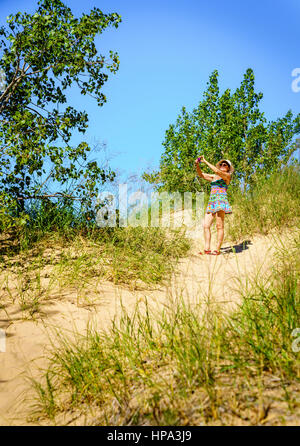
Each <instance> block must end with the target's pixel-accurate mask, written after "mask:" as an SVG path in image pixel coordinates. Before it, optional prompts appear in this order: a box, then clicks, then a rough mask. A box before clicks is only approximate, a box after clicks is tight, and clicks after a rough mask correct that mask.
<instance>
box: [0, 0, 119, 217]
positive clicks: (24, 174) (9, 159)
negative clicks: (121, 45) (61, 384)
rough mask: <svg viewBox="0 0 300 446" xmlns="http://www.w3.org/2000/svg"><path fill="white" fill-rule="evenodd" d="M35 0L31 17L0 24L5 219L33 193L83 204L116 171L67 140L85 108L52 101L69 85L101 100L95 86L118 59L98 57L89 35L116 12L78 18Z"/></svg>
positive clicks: (84, 119) (0, 178)
mask: <svg viewBox="0 0 300 446" xmlns="http://www.w3.org/2000/svg"><path fill="white" fill-rule="evenodd" d="M38 5H39V7H38V9H37V11H36V12H35V13H34V14H33V15H30V14H27V13H24V14H22V13H21V12H18V13H17V14H15V15H10V16H9V17H8V18H7V22H8V27H7V28H5V27H1V28H0V36H1V41H0V49H1V56H2V57H1V59H0V69H1V70H2V72H3V73H4V74H5V78H6V84H5V87H4V88H3V91H2V92H1V93H0V146H1V149H0V150H1V152H0V153H1V155H0V183H1V190H2V192H1V196H0V200H1V205H2V217H3V218H4V217H5V224H6V225H8V224H9V221H10V224H12V220H11V219H9V216H10V215H15V214H14V211H13V209H17V210H18V214H20V212H21V214H22V210H24V202H25V201H26V200H29V199H32V198H47V197H49V196H50V197H65V198H68V197H71V198H73V199H77V200H79V201H80V202H81V203H82V205H83V206H85V207H87V208H89V207H90V206H91V204H92V201H93V199H94V198H95V197H96V196H97V194H98V189H99V186H100V185H101V184H103V183H104V182H105V181H109V180H113V178H114V176H115V174H114V172H112V171H111V170H110V169H108V170H107V171H105V170H104V169H102V168H100V167H99V166H98V165H97V163H96V161H89V160H88V157H87V156H88V152H90V151H91V147H90V146H89V145H88V144H87V143H85V142H81V143H80V144H78V146H77V147H71V146H70V145H69V142H70V139H71V136H72V132H74V131H75V130H78V131H79V132H81V133H84V132H85V131H86V129H87V126H88V116H87V113H86V112H85V111H77V110H75V109H74V108H73V107H72V106H71V105H66V106H64V110H63V111H60V112H59V105H60V104H65V103H66V102H67V98H66V90H67V89H68V88H69V87H71V86H73V85H76V86H77V87H78V88H79V91H80V93H81V94H82V95H86V94H87V95H90V96H92V97H93V98H95V99H96V100H97V103H98V105H99V106H102V105H103V104H104V103H105V102H106V97H105V95H104V94H103V93H102V92H101V88H102V86H103V85H104V83H105V82H106V80H107V79H108V73H109V72H111V73H115V72H116V71H117V70H118V68H119V58H118V54H117V53H113V52H112V51H110V56H109V58H108V59H106V58H105V56H104V55H101V54H100V55H99V54H98V53H97V50H96V46H95V42H94V40H95V37H96V35H97V34H101V33H102V32H103V31H104V30H105V29H106V28H107V27H109V26H113V27H115V28H118V25H119V23H120V21H121V17H120V16H119V15H118V14H117V13H112V14H104V13H103V12H101V11H100V9H98V8H94V9H93V10H91V11H90V13H89V14H82V17H81V18H79V19H78V18H76V17H74V15H73V14H72V12H71V9H70V8H68V7H67V6H66V5H64V4H63V3H62V2H61V1H60V0H40V1H39V2H38ZM59 140H61V141H62V142H59ZM70 182H71V183H70ZM70 184H72V188H71V189H70ZM49 188H50V189H49ZM51 188H52V189H51ZM3 206H4V207H3Z"/></svg>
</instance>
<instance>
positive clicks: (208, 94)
mask: <svg viewBox="0 0 300 446" xmlns="http://www.w3.org/2000/svg"><path fill="white" fill-rule="evenodd" d="M262 97H263V94H262V93H256V92H255V88H254V73H253V70H252V69H250V68H248V69H247V71H246V73H245V74H244V78H243V81H242V82H241V85H240V87H239V88H237V89H236V91H235V92H234V93H231V90H230V89H226V90H225V91H224V93H223V94H220V91H219V85H218V71H217V70H215V71H213V73H212V74H211V76H210V78H209V82H208V83H207V89H206V91H205V92H204V95H203V99H202V100H201V101H200V102H199V105H198V106H197V107H196V108H195V109H194V110H192V112H191V113H188V112H187V110H186V108H185V107H182V110H181V113H180V114H179V116H178V118H177V120H176V123H175V124H171V125H170V126H169V128H168V129H167V131H166V133H165V140H164V142H163V146H164V149H165V150H164V153H163V154H162V156H161V160H160V169H159V171H154V172H151V173H147V172H144V173H143V178H144V179H145V180H146V181H148V182H149V183H152V184H154V185H155V189H156V190H159V191H162V190H166V191H169V192H175V191H179V192H184V191H192V192H196V191H197V190H203V189H205V188H207V187H209V185H208V183H207V182H204V181H201V180H200V182H199V181H198V180H197V174H196V171H195V168H194V160H195V159H196V157H197V156H199V155H201V154H204V156H205V158H206V159H207V160H208V161H209V162H211V163H213V164H216V163H217V161H219V160H220V159H221V158H228V159H230V160H231V161H232V163H233V165H234V167H235V174H234V176H233V183H232V184H235V185H236V186H241V185H242V186H243V188H244V189H246V188H247V187H248V186H249V185H251V184H252V183H253V182H254V181H255V178H256V177H257V175H258V174H261V173H265V174H270V173H271V172H273V171H274V170H276V169H278V168H279V167H280V166H281V165H284V164H286V163H287V162H288V160H289V159H290V157H291V155H292V154H293V153H294V151H295V149H296V146H295V144H294V143H292V139H293V137H294V135H295V134H297V133H300V114H298V115H297V117H296V118H294V119H293V114H292V112H291V111H290V110H289V111H288V112H287V113H286V115H285V116H284V117H283V118H279V119H277V120H276V121H272V122H267V120H266V118H265V116H264V113H263V112H261V111H260V110H259V102H260V101H261V99H262ZM209 173H211V171H210V172H209Z"/></svg>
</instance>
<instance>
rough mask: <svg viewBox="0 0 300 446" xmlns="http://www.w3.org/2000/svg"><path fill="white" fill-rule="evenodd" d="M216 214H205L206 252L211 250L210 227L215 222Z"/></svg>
mask: <svg viewBox="0 0 300 446" xmlns="http://www.w3.org/2000/svg"><path fill="white" fill-rule="evenodd" d="M214 217H215V214H205V216H204V221H203V230H204V242H205V248H204V249H205V250H206V251H209V250H210V240H211V233H210V227H211V224H212V222H213V220H214Z"/></svg>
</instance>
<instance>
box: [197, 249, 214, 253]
mask: <svg viewBox="0 0 300 446" xmlns="http://www.w3.org/2000/svg"><path fill="white" fill-rule="evenodd" d="M198 254H211V250H210V249H209V250H206V249H204V252H201V251H200V252H198Z"/></svg>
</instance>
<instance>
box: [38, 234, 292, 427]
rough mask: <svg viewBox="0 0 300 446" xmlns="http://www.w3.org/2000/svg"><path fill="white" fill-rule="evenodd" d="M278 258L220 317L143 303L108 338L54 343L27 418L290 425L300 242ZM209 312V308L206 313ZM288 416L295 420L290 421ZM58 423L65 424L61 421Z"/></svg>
mask: <svg viewBox="0 0 300 446" xmlns="http://www.w3.org/2000/svg"><path fill="white" fill-rule="evenodd" d="M289 248H290V251H291V253H292V254H293V255H291V256H289V257H286V255H285V252H284V251H283V252H281V251H280V250H278V252H277V260H276V264H275V265H274V268H273V271H272V273H271V274H270V277H268V278H267V280H266V278H264V280H261V281H257V282H255V283H253V284H252V285H253V286H252V287H251V292H250V291H247V290H245V289H241V297H242V303H241V305H240V306H239V308H238V309H237V310H235V311H234V312H233V313H232V314H230V315H226V316H225V315H224V314H223V313H222V311H221V309H220V308H219V309H214V310H213V309H212V308H211V307H209V306H208V307H206V310H205V306H203V305H201V299H199V305H196V306H193V307H190V306H189V305H187V304H186V303H184V302H183V301H181V300H180V299H179V300H178V302H176V303H174V306H173V307H172V308H171V309H170V310H169V311H163V312H162V313H161V314H156V315H153V314H150V313H151V312H150V311H149V309H148V307H147V304H146V307H143V308H142V309H141V308H140V307H139V306H137V307H136V310H135V312H134V314H133V315H129V314H128V313H126V310H125V308H124V309H123V317H122V318H121V320H120V321H119V322H118V323H116V322H115V323H114V324H113V325H112V327H111V329H110V330H108V331H106V332H103V331H102V332H99V331H96V330H91V329H90V330H87V333H86V335H85V336H83V337H78V338H77V339H76V340H75V342H74V341H71V340H70V339H66V338H65V337H63V336H58V338H57V339H56V340H55V342H54V344H53V353H52V357H51V361H50V365H49V368H48V369H47V370H46V371H45V374H44V377H43V379H42V380H40V381H33V385H34V388H35V390H36V401H35V406H34V411H33V419H35V420H37V419H39V421H40V422H42V423H43V422H46V421H47V420H48V421H50V423H56V420H57V419H59V420H60V421H59V423H60V424H63V423H64V422H63V418H62V415H64V416H66V417H68V414H70V413H72V416H74V413H75V414H76V413H77V414H78V416H79V415H81V416H82V414H86V416H87V424H96V425H129V424H132V425H199V424H204V425H207V424H208V425H214V424H217V425H218V424H285V423H287V424H289V423H291V420H292V423H295V421H296V420H297V419H298V420H299V414H300V400H299V395H298V393H297V391H296V389H297V387H298V386H299V380H300V368H299V365H300V363H299V353H297V352H296V351H293V349H292V342H293V337H292V332H293V330H294V329H295V328H297V327H298V326H299V316H300V288H299V271H300V268H299V267H300V261H299V259H300V256H299V254H300V237H299V235H298V236H295V238H294V239H293V240H292V241H291V244H290V247H289ZM214 308H215V307H214ZM297 417H298V418H297ZM66 419H67V418H66Z"/></svg>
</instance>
